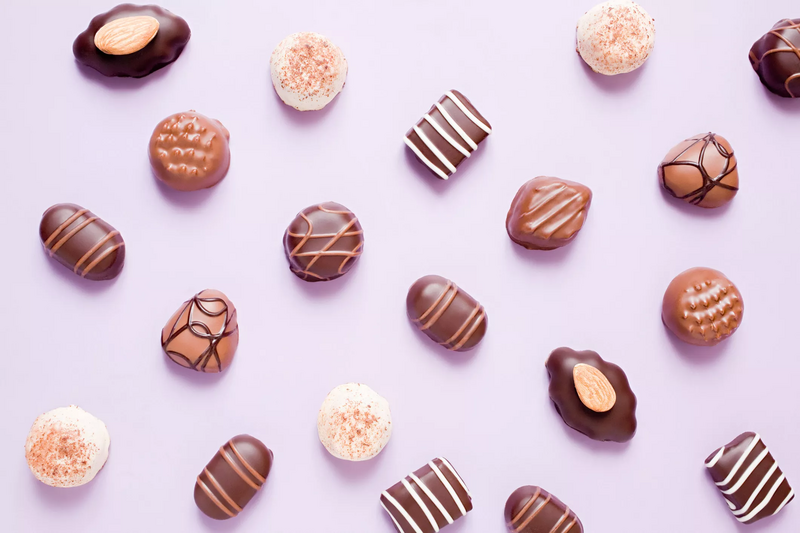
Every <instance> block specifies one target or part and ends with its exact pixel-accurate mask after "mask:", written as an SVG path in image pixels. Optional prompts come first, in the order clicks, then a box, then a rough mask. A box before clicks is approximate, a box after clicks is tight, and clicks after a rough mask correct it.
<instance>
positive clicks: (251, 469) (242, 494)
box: [194, 435, 273, 520]
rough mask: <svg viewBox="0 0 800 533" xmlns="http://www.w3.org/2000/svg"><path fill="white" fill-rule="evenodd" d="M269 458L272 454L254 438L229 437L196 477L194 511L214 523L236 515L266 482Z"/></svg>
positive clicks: (270, 466) (244, 436)
mask: <svg viewBox="0 0 800 533" xmlns="http://www.w3.org/2000/svg"><path fill="white" fill-rule="evenodd" d="M272 458H273V455H272V451H271V450H270V449H268V448H267V447H266V446H264V443H263V442H261V441H260V440H258V439H257V438H255V437H251V436H250V435H237V436H235V437H233V438H232V439H231V440H229V441H228V442H226V443H225V444H224V445H223V446H221V447H220V449H219V451H218V452H217V453H216V454H215V455H214V457H212V458H211V461H209V463H208V464H207V465H206V467H205V468H204V469H203V471H202V472H200V475H199V476H197V481H196V482H195V485H194V502H195V503H196V504H197V507H199V508H200V510H201V511H203V512H204V513H205V514H206V515H208V516H209V517H211V518H214V519H215V520H227V519H228V518H233V517H234V516H236V515H238V514H239V513H240V512H242V510H243V509H244V507H245V506H246V505H247V504H248V503H249V502H250V500H251V499H252V498H253V496H255V495H256V493H257V492H258V491H259V490H261V487H262V486H263V485H264V483H265V482H266V481H267V476H268V475H269V471H270V469H271V468H272Z"/></svg>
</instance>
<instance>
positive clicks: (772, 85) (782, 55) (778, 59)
mask: <svg viewBox="0 0 800 533" xmlns="http://www.w3.org/2000/svg"><path fill="white" fill-rule="evenodd" d="M750 64H751V65H752V66H753V70H755V71H756V74H758V77H759V78H760V79H761V83H763V84H764V86H765V87H766V88H767V89H769V90H770V91H772V92H773V93H775V94H777V95H778V96H783V97H784V98H799V97H800V19H794V20H791V19H783V20H781V21H780V22H778V23H777V24H775V25H774V26H773V27H772V29H771V30H770V31H768V32H767V33H766V34H765V35H764V36H763V37H761V39H759V40H757V41H756V42H755V43H754V44H753V47H752V48H751V49H750Z"/></svg>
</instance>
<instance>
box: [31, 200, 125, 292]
mask: <svg viewBox="0 0 800 533" xmlns="http://www.w3.org/2000/svg"><path fill="white" fill-rule="evenodd" d="M39 237H40V238H41V240H42V244H43V245H44V249H45V252H46V253H47V255H49V256H50V257H53V258H55V259H56V260H57V261H58V262H59V263H61V264H62V265H64V266H65V267H67V268H68V269H70V270H72V272H74V273H75V274H77V275H79V276H80V277H82V278H86V279H90V280H93V281H99V280H107V279H112V278H115V277H117V275H119V273H120V272H121V271H122V265H123V264H124V263H125V241H124V240H123V239H122V235H120V233H119V231H117V230H115V229H114V228H113V227H112V226H111V225H110V224H109V223H108V222H106V221H104V220H103V219H102V218H99V217H98V216H97V215H95V214H94V213H92V212H91V211H89V210H88V209H84V208H83V207H81V206H79V205H75V204H56V205H54V206H53V207H51V208H50V209H48V210H47V211H45V212H44V215H42V222H41V223H40V224H39Z"/></svg>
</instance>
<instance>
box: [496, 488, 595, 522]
mask: <svg viewBox="0 0 800 533" xmlns="http://www.w3.org/2000/svg"><path fill="white" fill-rule="evenodd" d="M504 516H505V519H506V528H507V529H508V531H509V533H583V524H581V521H580V519H579V518H578V516H577V515H576V514H575V511H573V510H571V509H570V508H569V507H568V506H567V505H566V504H564V503H563V502H562V501H561V500H559V499H558V498H556V497H555V496H553V495H552V494H550V493H549V492H547V491H546V490H544V489H543V488H541V487H536V486H533V485H526V486H524V487H520V488H518V489H517V490H515V491H514V492H512V493H511V496H509V497H508V500H507V501H506V508H505V512H504Z"/></svg>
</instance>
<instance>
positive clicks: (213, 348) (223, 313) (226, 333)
mask: <svg viewBox="0 0 800 533" xmlns="http://www.w3.org/2000/svg"><path fill="white" fill-rule="evenodd" d="M238 345H239V322H238V320H237V318H236V307H234V305H233V302H231V301H230V300H229V299H228V297H227V296H225V295H224V294H223V293H221V292H220V291H215V290H211V289H206V290H204V291H201V292H199V293H197V294H195V295H194V296H193V297H192V298H191V299H189V300H187V301H186V302H184V303H183V304H182V305H181V306H180V307H179V308H178V310H177V311H175V314H173V315H172V317H170V319H169V320H168V321H167V324H166V325H165V326H164V329H162V330H161V347H162V348H164V352H165V353H166V354H167V357H169V358H170V359H172V361H174V362H175V363H177V364H179V365H181V366H182V367H186V368H191V369H192V370H197V371H198V372H222V371H223V370H225V369H226V368H228V366H230V364H231V362H232V361H233V356H234V354H235V353H236V347H237V346H238Z"/></svg>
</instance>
